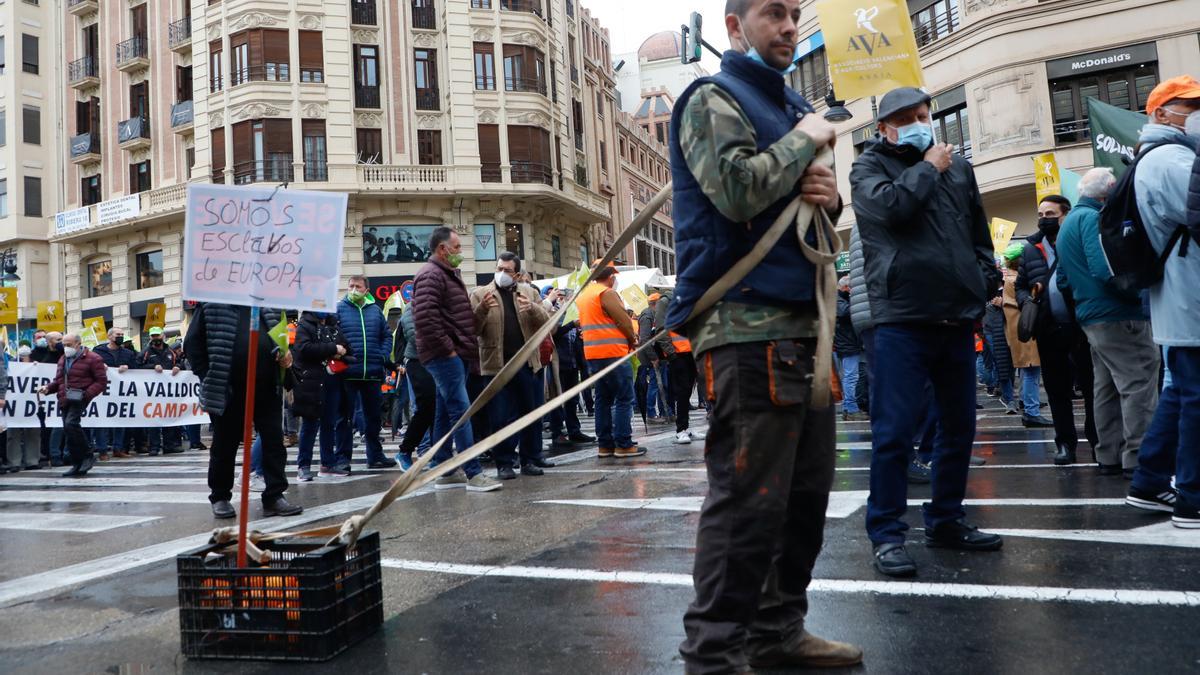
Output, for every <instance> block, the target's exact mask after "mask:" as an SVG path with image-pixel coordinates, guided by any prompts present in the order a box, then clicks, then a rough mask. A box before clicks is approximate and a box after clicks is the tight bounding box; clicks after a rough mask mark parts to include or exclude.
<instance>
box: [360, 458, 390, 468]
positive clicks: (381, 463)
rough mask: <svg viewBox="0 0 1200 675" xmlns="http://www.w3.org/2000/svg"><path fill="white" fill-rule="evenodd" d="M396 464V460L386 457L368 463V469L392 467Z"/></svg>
mask: <svg viewBox="0 0 1200 675" xmlns="http://www.w3.org/2000/svg"><path fill="white" fill-rule="evenodd" d="M395 466H396V460H394V459H388V458H387V457H384V458H383V459H381V460H379V461H378V462H371V463H370V464H368V465H367V468H368V469H392V468H395Z"/></svg>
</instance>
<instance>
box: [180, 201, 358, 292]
mask: <svg viewBox="0 0 1200 675" xmlns="http://www.w3.org/2000/svg"><path fill="white" fill-rule="evenodd" d="M346 203H347V195H346V194H345V193H336V192H312V191H307V190H283V189H279V188H275V187H270V186H267V187H241V186H228V185H189V186H188V191H187V208H186V211H185V218H184V235H183V238H184V255H183V297H184V298H186V299H188V300H200V301H203V302H220V303H226V304H231V305H248V306H258V307H272V308H276V309H294V310H297V311H307V310H316V311H332V310H333V308H334V307H335V306H336V304H337V301H338V290H339V288H338V280H339V278H340V277H341V272H342V242H343V241H344V239H345V230H346Z"/></svg>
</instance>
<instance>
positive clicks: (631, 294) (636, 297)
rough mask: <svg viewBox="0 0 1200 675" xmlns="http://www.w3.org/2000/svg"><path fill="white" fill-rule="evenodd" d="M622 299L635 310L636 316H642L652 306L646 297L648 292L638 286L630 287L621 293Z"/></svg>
mask: <svg viewBox="0 0 1200 675" xmlns="http://www.w3.org/2000/svg"><path fill="white" fill-rule="evenodd" d="M621 299H622V300H624V301H625V304H626V305H628V306H629V308H630V309H632V310H633V313H634V314H635V315H637V314H641V313H642V312H644V311H646V308H647V307H649V306H650V300H649V298H647V297H646V292H645V291H643V290H642V289H641V288H639V287H638V286H630V287H629V288H626V289H625V290H623V291H621Z"/></svg>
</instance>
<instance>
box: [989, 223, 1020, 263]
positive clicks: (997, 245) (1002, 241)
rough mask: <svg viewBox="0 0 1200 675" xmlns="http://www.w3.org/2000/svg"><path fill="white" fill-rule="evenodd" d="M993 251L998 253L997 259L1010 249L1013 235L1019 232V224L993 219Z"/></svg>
mask: <svg viewBox="0 0 1200 675" xmlns="http://www.w3.org/2000/svg"><path fill="white" fill-rule="evenodd" d="M991 230H992V250H994V251H995V252H996V257H1000V254H1001V253H1003V252H1004V249H1006V248H1008V244H1009V242H1011V241H1012V238H1013V235H1014V234H1016V232H1017V224H1016V223H1014V222H1013V221H1011V220H1005V219H1003V218H992V222H991Z"/></svg>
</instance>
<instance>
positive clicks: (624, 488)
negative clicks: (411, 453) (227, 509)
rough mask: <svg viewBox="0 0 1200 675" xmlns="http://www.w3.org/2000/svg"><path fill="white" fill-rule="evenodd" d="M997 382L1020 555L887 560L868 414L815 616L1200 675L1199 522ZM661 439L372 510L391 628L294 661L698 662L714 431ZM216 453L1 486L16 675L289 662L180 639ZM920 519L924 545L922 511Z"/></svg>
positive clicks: (841, 635) (877, 650)
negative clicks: (1007, 405) (478, 490)
mask: <svg viewBox="0 0 1200 675" xmlns="http://www.w3.org/2000/svg"><path fill="white" fill-rule="evenodd" d="M980 397H981V402H983V403H984V404H985V406H986V409H985V410H983V411H981V418H980V420H979V435H978V438H977V446H976V454H979V455H981V456H983V457H985V458H987V460H988V463H987V465H985V466H984V467H980V468H975V469H972V472H971V477H970V484H969V488H968V498H969V499H971V500H977V501H975V502H974V503H972V505H971V506H969V507H968V514H969V517H970V518H971V519H972V520H973V521H974V522H976V523H977V524H979V525H980V526H982V527H984V528H985V529H994V530H998V531H1003V532H1004V533H1005V534H1006V542H1005V547H1004V549H1003V551H1001V552H999V553H987V554H980V553H976V554H968V553H959V552H954V551H945V550H936V549H926V548H925V547H924V546H923V545H921V544H919V543H917V544H914V545H910V550H911V551H912V552H913V555H914V557H916V559H917V562H918V564H919V565H920V566H921V569H920V576H919V577H917V578H916V579H913V580H911V581H910V582H897V581H891V580H887V579H886V578H884V577H881V576H879V575H878V574H876V573H875V572H874V571H873V570H872V569H871V567H870V563H869V561H870V545H869V543H868V541H867V538H866V535H865V532H864V531H863V514H864V508H863V505H864V504H865V500H866V490H867V487H868V474H867V472H866V471H865V470H864V468H865V467H866V466H867V465H868V463H869V454H870V453H869V442H870V432H869V425H868V424H865V423H848V424H846V423H843V424H840V425H839V431H840V433H839V451H838V467H839V470H838V473H837V477H836V480H835V485H834V490H835V491H836V492H835V494H834V495H833V499H832V500H831V507H830V511H829V521H828V526H827V528H826V546H825V550H824V552H823V553H822V556H821V558H820V560H819V561H818V565H817V569H816V574H815V576H816V581H815V582H814V589H813V590H812V592H811V593H810V599H811V603H812V608H811V612H810V619H809V628H810V629H811V630H812V631H813V632H816V633H818V634H820V635H823V636H826V637H830V638H835V639H840V640H848V641H852V642H856V643H858V644H860V645H862V646H863V647H864V649H865V651H866V664H865V666H864V667H862V668H858V669H853V672H873V673H965V672H971V673H1134V672H1157V673H1182V672H1200V642H1198V641H1197V640H1196V637H1195V630H1194V627H1195V626H1196V624H1197V622H1198V621H1200V575H1198V574H1197V572H1198V571H1200V551H1198V550H1197V549H1198V548H1200V533H1196V532H1188V531H1183V530H1176V529H1174V528H1172V527H1171V525H1170V524H1169V522H1168V520H1169V519H1168V518H1166V517H1165V516H1164V517H1158V516H1155V515H1152V514H1147V513H1144V512H1141V511H1136V510H1134V509H1131V508H1129V507H1126V506H1123V505H1121V503H1120V502H1121V500H1122V499H1123V497H1124V494H1125V490H1126V487H1127V483H1126V482H1125V481H1124V480H1122V479H1121V478H1119V477H1117V478H1112V477H1101V476H1099V475H1097V474H1096V472H1095V470H1094V468H1093V467H1092V466H1088V465H1077V466H1074V467H1069V468H1056V467H1054V466H1052V465H1051V464H1050V462H1049V459H1048V457H1047V454H1046V453H1047V452H1048V451H1049V450H1050V448H1051V445H1052V444H1051V443H1049V442H1047V441H1048V440H1049V439H1050V438H1051V437H1052V432H1051V431H1049V430H1028V429H1024V428H1023V427H1021V425H1020V421H1019V418H1017V417H1011V416H1004V415H1003V414H1001V413H1002V411H1001V410H1000V409H999V407H998V404H997V403H996V400H995V399H991V398H987V397H986V395H984V394H983V393H982V392H981V394H980ZM694 419H695V420H696V424H695V425H694V426H696V427H702V426H703V422H702V416H700V414H699V413H697V414H696V417H695V418H694ZM585 424H590V420H589V419H585ZM636 428H637V429H638V430H639V431H640V430H641V426H640V423H639V424H638V425H637V427H636ZM650 431H651V434H652V435H651V436H650V437H649V438H648V439H646V440H643V444H644V445H646V446H648V447H649V448H650V453H649V454H648V455H647V456H646V457H642V458H639V459H637V460H634V461H632V462H631V463H624V464H618V463H617V462H616V461H614V460H598V459H596V458H594V457H592V456H591V455H592V452H594V451H593V450H589V449H585V450H581V451H579V452H575V453H571V454H567V455H564V456H562V457H560V458H559V461H560V465H559V467H557V468H556V469H553V470H550V471H548V472H547V473H548V475H547V476H545V477H542V478H525V477H523V478H520V479H518V480H516V481H512V482H508V483H506V484H505V486H504V489H503V490H502V491H500V492H497V493H488V494H468V493H466V492H464V491H462V490H455V491H448V492H427V493H423V494H420V495H418V496H415V497H413V498H411V499H409V500H406V501H403V502H400V503H398V504H396V505H394V506H393V507H392V508H391V509H389V510H388V511H387V512H385V513H384V514H383V515H381V516H380V517H379V518H378V519H376V520H375V521H374V524H373V529H376V530H378V531H379V532H380V533H381V536H382V537H383V543H382V548H383V550H382V554H383V557H384V569H383V588H384V616H385V624H384V627H383V629H382V630H381V631H379V632H378V633H376V634H374V635H372V636H370V637H368V638H367V639H365V640H364V641H363V642H361V643H359V644H358V645H356V646H355V647H353V648H351V649H350V650H349V651H347V652H346V653H343V654H342V655H341V656H339V657H337V658H336V659H335V660H334V661H332V662H330V663H326V664H323V665H311V666H305V665H292V664H289V665H287V666H286V667H287V668H289V670H292V671H296V672H310V671H311V672H317V671H318V670H319V671H321V672H328V671H329V669H330V668H337V669H339V670H343V671H355V672H356V673H482V672H486V673H504V674H507V673H512V674H514V675H516V674H524V673H547V674H559V673H571V674H578V673H679V672H682V664H681V662H680V660H679V658H678V656H677V651H676V650H677V646H678V644H679V642H680V640H681V639H682V636H683V629H682V625H681V622H680V617H681V615H682V612H683V610H684V608H685V607H686V605H687V603H688V601H689V600H690V599H691V588H690V585H689V584H690V580H689V574H690V569H691V558H692V553H693V550H692V546H693V544H694V541H693V539H694V533H695V527H696V518H697V515H696V512H695V511H696V510H697V509H698V508H699V502H700V499H701V498H702V496H703V494H704V491H705V478H704V472H703V463H702V459H701V458H702V454H703V446H702V444H701V443H694V444H692V445H691V446H676V445H674V444H673V443H671V437H672V436H673V434H671V433H669V432H670V431H671V430H670V429H667V428H666V427H651V429H650ZM292 454H293V457H294V451H293V453H292ZM359 454H361V448H360V449H359ZM1087 460H1090V452H1089V451H1088V450H1087V446H1086V441H1085V442H1084V443H1083V444H1082V445H1081V447H1080V461H1087ZM206 467H207V463H206V459H205V457H204V456H203V455H202V454H200V453H195V452H188V453H185V454H183V455H175V456H170V457H159V458H139V459H132V460H114V461H110V462H106V463H103V464H101V465H100V466H99V468H98V469H97V470H95V471H93V475H92V476H91V477H89V478H87V479H84V480H80V481H69V480H60V479H58V478H57V476H58V473H59V471H50V470H46V471H38V472H22V473H20V474H16V475H10V476H5V477H0V671H3V672H13V673H26V672H28V673H93V672H94V673H104V672H107V673H150V672H177V671H183V672H189V673H233V672H238V673H241V672H251V673H266V672H275V671H277V670H281V669H282V668H283V667H285V666H281V665H279V664H263V663H253V662H244V661H242V662H228V661H225V662H213V661H187V660H185V659H184V658H183V657H182V656H181V655H180V654H179V623H178V611H177V604H178V600H177V592H176V574H175V565H174V556H175V554H177V553H179V552H181V551H183V550H187V549H189V548H192V547H194V546H196V545H198V544H199V543H201V542H202V541H203V540H204V539H205V538H206V537H207V534H206V533H207V532H208V531H210V530H211V528H212V527H214V521H213V520H212V519H211V517H210V515H209V512H208V507H207V501H206V499H205V496H206V494H207V490H206V487H205V470H206ZM389 473H392V472H388V471H374V472H370V471H365V470H363V471H357V470H356V471H355V472H354V476H353V478H352V479H351V480H349V481H334V480H327V479H317V481H315V482H313V483H307V484H295V483H294V482H293V485H292V487H291V489H290V490H289V493H288V495H289V498H290V499H292V500H293V501H295V502H298V503H300V504H302V505H304V506H305V507H306V509H307V510H306V512H305V514H304V515H303V516H301V517H299V518H295V519H280V518H272V519H266V520H263V519H261V517H260V513H259V509H258V507H257V505H255V506H253V507H252V513H251V517H252V518H253V519H255V520H257V521H259V522H257V523H256V524H255V525H254V526H255V527H259V528H260V529H279V528H289V529H294V528H299V527H302V526H310V525H317V524H332V523H337V522H340V521H341V520H343V519H344V518H345V517H346V515H349V514H351V513H354V512H358V511H361V510H363V509H365V508H366V507H367V506H369V505H370V503H372V502H373V500H374V499H373V497H372V495H375V494H378V493H379V492H381V491H382V490H384V489H385V488H386V486H387V485H388V481H389V478H390V476H389V475H388V474H389ZM927 495H928V486H913V487H912V488H911V490H910V495H909V497H910V500H914V502H916V503H919V501H920V500H921V499H922V498H923V497H926V496H927ZM909 523H910V525H912V526H913V530H911V531H910V535H911V540H913V541H918V542H919V540H920V534H921V531H920V524H921V523H920V518H919V511H918V510H917V509H915V508H913V509H910V517H909ZM51 528H53V529H51ZM103 528H108V529H103Z"/></svg>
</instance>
